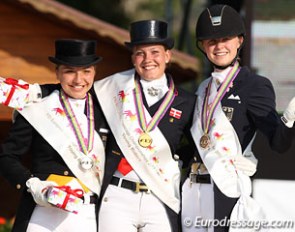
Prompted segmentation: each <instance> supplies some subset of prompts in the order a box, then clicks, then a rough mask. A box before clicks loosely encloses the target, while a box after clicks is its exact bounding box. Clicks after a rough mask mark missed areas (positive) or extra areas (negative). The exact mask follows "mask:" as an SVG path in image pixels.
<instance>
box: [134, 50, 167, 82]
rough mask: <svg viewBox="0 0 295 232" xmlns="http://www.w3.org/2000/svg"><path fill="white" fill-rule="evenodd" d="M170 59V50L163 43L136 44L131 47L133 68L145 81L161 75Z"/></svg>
mask: <svg viewBox="0 0 295 232" xmlns="http://www.w3.org/2000/svg"><path fill="white" fill-rule="evenodd" d="M170 59H171V51H170V50H166V49H165V47H164V46H163V45H138V46H134V48H133V54H132V62H133V64H134V66H135V70H136V72H137V73H138V74H139V76H140V77H142V78H143V79H145V80H146V81H151V80H155V79H159V78H160V77H162V76H163V74H164V72H165V69H166V64H167V63H168V62H169V61H170Z"/></svg>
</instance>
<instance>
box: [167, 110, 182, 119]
mask: <svg viewBox="0 0 295 232" xmlns="http://www.w3.org/2000/svg"><path fill="white" fill-rule="evenodd" d="M181 114H182V111H181V110H177V109H174V108H171V110H170V112H169V115H170V116H171V117H173V118H177V119H180V118H181Z"/></svg>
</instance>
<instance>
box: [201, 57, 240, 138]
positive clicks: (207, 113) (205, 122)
mask: <svg viewBox="0 0 295 232" xmlns="http://www.w3.org/2000/svg"><path fill="white" fill-rule="evenodd" d="M240 69H241V67H239V63H238V62H236V63H235V64H234V66H233V67H232V68H231V70H230V71H229V73H228V74H227V76H226V78H225V80H224V81H223V83H222V85H221V86H220V88H219V90H218V91H217V94H216V96H215V98H214V100H213V102H212V105H211V107H209V104H208V103H209V96H210V90H211V85H212V79H213V78H211V80H210V82H209V84H208V86H207V89H206V95H205V100H204V104H203V109H202V118H201V123H202V129H203V131H204V134H208V132H209V130H210V127H211V125H210V124H211V123H210V122H211V120H212V117H213V114H214V112H215V110H216V107H217V105H218V104H219V103H220V102H221V100H222V98H223V97H224V95H225V93H226V91H227V89H228V88H229V86H230V85H231V83H232V82H233V81H234V79H235V78H236V76H237V75H238V73H239V72H240Z"/></svg>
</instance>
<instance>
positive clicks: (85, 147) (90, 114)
mask: <svg viewBox="0 0 295 232" xmlns="http://www.w3.org/2000/svg"><path fill="white" fill-rule="evenodd" d="M60 102H61V105H62V107H63V109H64V111H65V112H66V116H67V118H68V120H69V122H70V125H71V127H72V129H73V131H74V134H75V137H76V139H77V142H78V145H79V148H80V151H81V152H83V153H84V154H85V155H87V154H88V151H91V150H92V148H93V140H94V110H93V101H92V98H91V94H90V93H87V96H86V114H87V124H88V125H87V136H88V138H87V144H86V142H85V138H84V136H83V133H82V130H81V128H80V125H79V123H78V121H77V118H76V116H75V113H74V111H73V109H72V107H71V104H70V102H69V100H68V96H67V95H66V94H65V93H64V91H63V90H61V91H60Z"/></svg>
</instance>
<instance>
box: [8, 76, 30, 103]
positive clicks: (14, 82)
mask: <svg viewBox="0 0 295 232" xmlns="http://www.w3.org/2000/svg"><path fill="white" fill-rule="evenodd" d="M4 83H5V84H7V85H12V87H11V90H10V92H9V94H8V97H7V98H6V101H5V102H4V103H3V105H5V106H8V104H9V102H10V100H11V98H12V96H13V94H14V92H15V89H16V87H20V88H22V89H25V90H27V89H29V84H20V83H19V82H18V80H16V79H13V78H10V77H8V78H6V79H5V81H4Z"/></svg>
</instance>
